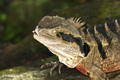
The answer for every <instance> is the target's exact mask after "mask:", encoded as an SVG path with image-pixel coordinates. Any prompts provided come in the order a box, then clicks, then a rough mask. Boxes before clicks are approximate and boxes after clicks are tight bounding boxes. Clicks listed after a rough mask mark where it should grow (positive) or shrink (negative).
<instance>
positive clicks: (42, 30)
mask: <svg viewBox="0 0 120 80" xmlns="http://www.w3.org/2000/svg"><path fill="white" fill-rule="evenodd" d="M33 37H34V38H35V39H36V40H37V41H39V42H40V43H42V44H43V45H45V46H46V47H47V48H48V49H49V50H50V51H51V52H52V53H53V54H55V55H56V56H58V59H59V61H60V62H61V63H63V64H65V65H66V66H68V67H69V68H76V69H77V70H78V71H80V72H81V73H83V74H85V75H87V76H89V77H90V79H91V80H109V78H108V77H107V75H106V73H108V72H113V71H117V70H120V49H119V48H120V19H115V20H114V21H111V22H105V23H104V24H100V25H95V26H93V27H89V26H87V25H86V23H85V22H83V21H81V19H80V18H74V17H71V18H68V19H65V18H63V17H59V16H45V17H43V18H42V19H41V20H40V22H39V24H38V25H37V26H36V28H35V30H34V31H33Z"/></svg>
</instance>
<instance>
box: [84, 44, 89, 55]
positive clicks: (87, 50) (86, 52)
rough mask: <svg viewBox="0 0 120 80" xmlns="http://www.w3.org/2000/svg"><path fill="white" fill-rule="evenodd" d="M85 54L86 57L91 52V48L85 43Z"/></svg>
mask: <svg viewBox="0 0 120 80" xmlns="http://www.w3.org/2000/svg"><path fill="white" fill-rule="evenodd" d="M83 52H84V53H85V56H87V55H88V53H89V52H90V46H89V45H88V44H87V43H84V45H83Z"/></svg>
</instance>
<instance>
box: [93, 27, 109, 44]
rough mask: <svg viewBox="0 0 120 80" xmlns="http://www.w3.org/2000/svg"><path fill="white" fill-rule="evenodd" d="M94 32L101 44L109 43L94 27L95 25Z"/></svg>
mask: <svg viewBox="0 0 120 80" xmlns="http://www.w3.org/2000/svg"><path fill="white" fill-rule="evenodd" d="M94 33H95V35H97V36H96V37H97V38H98V39H99V40H100V41H101V43H102V45H103V46H106V45H108V44H109V43H108V42H107V39H106V38H105V37H104V36H103V35H102V33H100V32H99V31H97V29H96V25H95V26H94Z"/></svg>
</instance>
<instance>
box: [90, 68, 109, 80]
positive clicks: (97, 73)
mask: <svg viewBox="0 0 120 80" xmlns="http://www.w3.org/2000/svg"><path fill="white" fill-rule="evenodd" d="M88 75H89V77H90V78H91V79H92V80H109V78H108V77H107V76H106V74H105V73H104V72H103V71H102V70H101V69H100V68H98V67H96V66H92V67H91V69H90V70H89V72H88Z"/></svg>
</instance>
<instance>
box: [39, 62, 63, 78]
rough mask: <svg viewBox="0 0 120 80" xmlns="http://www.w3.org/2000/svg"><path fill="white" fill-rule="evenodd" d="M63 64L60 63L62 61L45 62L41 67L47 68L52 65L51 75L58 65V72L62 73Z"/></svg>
mask: <svg viewBox="0 0 120 80" xmlns="http://www.w3.org/2000/svg"><path fill="white" fill-rule="evenodd" d="M62 66H63V64H62V63H60V62H52V61H51V62H48V63H45V64H44V65H42V66H41V67H40V68H41V69H45V68H48V67H52V68H51V69H50V76H52V72H53V71H54V70H55V69H56V68H57V67H58V73H59V74H61V68H62Z"/></svg>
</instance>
